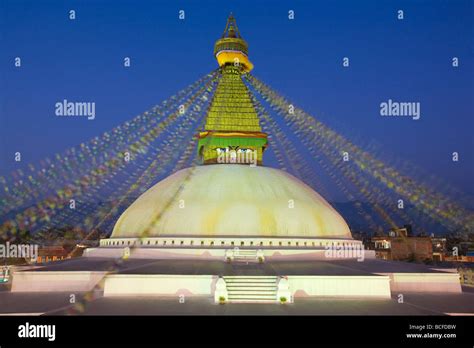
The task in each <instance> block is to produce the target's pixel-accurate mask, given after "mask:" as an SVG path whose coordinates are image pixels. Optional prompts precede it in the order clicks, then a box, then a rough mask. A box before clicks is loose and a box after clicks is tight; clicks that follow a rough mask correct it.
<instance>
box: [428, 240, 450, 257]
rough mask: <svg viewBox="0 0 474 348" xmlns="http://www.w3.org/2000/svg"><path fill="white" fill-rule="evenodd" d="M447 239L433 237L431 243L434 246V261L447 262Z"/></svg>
mask: <svg viewBox="0 0 474 348" xmlns="http://www.w3.org/2000/svg"><path fill="white" fill-rule="evenodd" d="M446 242H447V241H446V238H441V237H434V236H431V243H432V245H433V260H434V261H445V260H446V253H447V250H446Z"/></svg>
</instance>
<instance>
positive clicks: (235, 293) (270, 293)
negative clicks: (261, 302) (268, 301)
mask: <svg viewBox="0 0 474 348" xmlns="http://www.w3.org/2000/svg"><path fill="white" fill-rule="evenodd" d="M227 294H228V295H229V297H238V296H256V297H259V296H273V297H275V298H276V294H277V293H276V291H258V292H255V291H228V292H227Z"/></svg>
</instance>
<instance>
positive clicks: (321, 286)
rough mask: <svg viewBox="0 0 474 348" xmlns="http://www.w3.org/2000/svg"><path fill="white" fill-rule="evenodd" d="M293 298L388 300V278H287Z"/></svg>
mask: <svg viewBox="0 0 474 348" xmlns="http://www.w3.org/2000/svg"><path fill="white" fill-rule="evenodd" d="M287 278H288V283H289V288H290V291H291V293H292V295H293V297H295V298H298V297H309V296H318V297H372V298H373V297H378V298H387V299H389V298H390V278H389V277H388V276H336V275H334V276H288V277H287Z"/></svg>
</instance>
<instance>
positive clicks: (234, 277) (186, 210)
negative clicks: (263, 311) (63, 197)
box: [12, 164, 462, 303]
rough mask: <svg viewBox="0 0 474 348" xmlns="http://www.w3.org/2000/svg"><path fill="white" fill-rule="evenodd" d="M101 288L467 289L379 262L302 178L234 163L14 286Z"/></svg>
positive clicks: (249, 298)
mask: <svg viewBox="0 0 474 348" xmlns="http://www.w3.org/2000/svg"><path fill="white" fill-rule="evenodd" d="M168 202H171V203H168ZM165 207H166V209H165ZM163 211H165V212H164V213H163ZM111 266H112V267H111ZM93 289H100V291H101V293H102V294H103V296H105V297H125V298H126V297H127V296H156V297H178V298H181V297H183V296H184V297H201V298H202V297H204V298H208V299H209V300H210V301H213V302H215V303H227V302H232V303H234V302H250V303H260V302H267V303H280V302H290V303H291V302H294V301H298V299H299V298H302V297H305V298H307V297H313V298H319V297H333V298H334V297H335V298H338V297H340V298H359V299H360V298H363V299H387V300H389V299H390V298H391V297H392V296H394V295H395V294H397V293H401V292H403V293H405V292H415V293H416V292H418V293H461V292H462V290H461V286H460V282H459V275H458V273H457V272H443V271H439V270H434V269H431V268H429V267H428V266H425V265H416V264H409V263H405V262H388V261H383V260H378V259H375V255H374V251H367V250H364V249H363V247H362V244H361V242H360V241H356V240H354V239H352V237H351V234H350V231H349V228H348V226H347V224H346V223H345V221H344V219H343V218H342V217H341V216H340V215H339V214H338V213H337V212H336V211H335V210H334V209H333V208H332V207H331V206H330V205H329V204H328V203H327V202H326V201H325V200H324V199H323V198H322V197H321V196H320V195H319V194H317V193H316V192H315V191H314V190H312V189H311V188H310V187H309V186H307V185H305V184H304V183H303V182H301V181H300V180H298V179H296V178H295V177H293V176H291V175H289V174H287V173H286V172H284V171H280V170H276V169H272V168H266V167H260V166H259V167H250V166H245V165H235V164H234V165H222V164H219V165H206V166H198V167H194V168H188V169H184V170H181V171H179V172H176V173H175V174H173V175H171V176H170V177H168V178H166V179H164V180H162V181H161V182H159V183H157V184H156V185H155V186H153V187H152V188H150V189H149V190H148V191H146V192H145V193H144V194H143V195H141V196H140V197H139V198H138V199H137V200H136V201H135V202H134V203H133V204H132V205H131V206H130V207H129V208H128V209H127V210H126V211H125V212H124V213H123V214H122V216H121V217H120V219H119V220H118V221H117V223H116V226H115V228H114V231H113V233H112V236H111V238H109V239H104V240H101V241H100V246H99V247H98V248H90V249H86V250H85V252H84V255H83V257H81V258H79V259H72V260H67V261H65V262H63V263H59V264H57V265H54V264H53V265H51V266H46V267H45V268H44V269H41V270H38V271H36V270H35V271H26V272H18V273H16V274H15V275H14V276H13V284H12V291H13V292H38V291H39V292H41V291H44V292H55V291H56V292H61V291H62V292H64V291H74V292H76V291H78V292H80V291H91V290H93Z"/></svg>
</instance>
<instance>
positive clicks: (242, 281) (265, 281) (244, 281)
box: [224, 278, 276, 285]
mask: <svg viewBox="0 0 474 348" xmlns="http://www.w3.org/2000/svg"><path fill="white" fill-rule="evenodd" d="M224 281H225V283H226V284H227V285H230V284H265V285H266V284H276V280H272V279H263V280H256V279H238V280H237V279H236V280H233V279H225V278H224Z"/></svg>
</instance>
